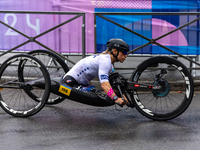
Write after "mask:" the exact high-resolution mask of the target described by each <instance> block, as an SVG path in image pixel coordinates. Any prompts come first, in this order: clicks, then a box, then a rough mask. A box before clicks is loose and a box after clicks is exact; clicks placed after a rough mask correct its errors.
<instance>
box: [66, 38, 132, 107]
mask: <svg viewBox="0 0 200 150" xmlns="http://www.w3.org/2000/svg"><path fill="white" fill-rule="evenodd" d="M106 46H107V50H106V51H104V52H102V53H101V54H97V55H93V56H88V57H86V58H84V59H82V60H80V61H79V62H78V63H76V64H75V65H74V66H73V67H72V69H70V71H69V72H67V73H66V74H65V75H64V76H63V81H64V82H65V84H68V85H70V86H78V85H85V86H86V85H88V84H89V82H90V81H91V80H92V79H94V78H96V77H99V81H100V83H101V88H102V89H103V91H104V92H105V93H106V94H107V95H108V96H109V97H110V98H111V99H112V100H114V101H115V103H119V104H121V105H125V104H126V103H127V102H126V101H124V100H123V99H122V98H120V97H118V96H116V94H115V93H114V91H113V89H112V87H111V85H110V83H109V75H110V73H111V72H112V71H113V70H114V69H113V64H114V63H115V62H118V61H119V62H121V63H123V62H124V60H125V59H126V57H127V52H128V51H129V46H128V44H127V43H126V42H124V41H123V40H122V39H116V38H115V39H110V40H109V41H108V42H107V43H106Z"/></svg>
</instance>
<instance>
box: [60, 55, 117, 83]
mask: <svg viewBox="0 0 200 150" xmlns="http://www.w3.org/2000/svg"><path fill="white" fill-rule="evenodd" d="M112 70H113V65H112V64H111V57H110V55H109V54H99V55H93V56H89V57H86V58H84V59H82V60H80V61H79V62H78V63H76V65H75V66H73V67H72V69H71V70H70V71H69V72H67V73H66V74H65V75H64V77H63V78H65V76H66V75H69V76H72V77H73V78H74V79H75V80H76V81H77V82H78V84H83V85H87V84H89V82H90V81H91V80H92V79H94V78H96V77H99V80H100V83H103V82H109V74H110V73H111V72H112Z"/></svg>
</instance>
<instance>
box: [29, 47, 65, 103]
mask: <svg viewBox="0 0 200 150" xmlns="http://www.w3.org/2000/svg"><path fill="white" fill-rule="evenodd" d="M28 54H29V55H32V56H34V57H36V58H38V59H39V60H40V61H41V62H42V63H43V64H44V65H45V66H46V68H47V70H48V72H49V75H50V78H51V76H62V75H64V74H65V73H67V72H68V71H69V68H68V66H67V64H66V63H65V62H64V60H63V59H62V58H60V57H59V56H58V55H56V54H55V53H53V52H51V51H48V50H42V49H38V50H33V51H30V52H28ZM30 92H31V91H30ZM29 95H30V96H31V97H32V98H33V99H34V100H36V101H37V99H38V97H40V95H33V94H32V93H29ZM63 100H65V98H64V97H61V96H58V95H56V94H53V93H50V96H49V99H48V101H47V103H46V104H48V105H55V104H58V103H61V102H62V101H63Z"/></svg>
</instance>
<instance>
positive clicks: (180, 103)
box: [130, 56, 194, 120]
mask: <svg viewBox="0 0 200 150" xmlns="http://www.w3.org/2000/svg"><path fill="white" fill-rule="evenodd" d="M131 81H134V82H138V83H145V84H149V85H153V86H161V87H162V88H160V89H152V90H144V89H142V88H141V90H139V89H138V90H133V91H131V94H130V96H131V99H132V101H133V103H134V105H135V107H136V108H137V110H138V111H139V112H140V113H141V114H143V115H144V116H146V117H148V118H150V119H153V120H169V119H173V118H175V117H178V116H179V115H181V114H182V113H183V112H184V111H185V110H186V109H187V108H188V106H189V105H190V103H191V101H192V98H193V93H194V86H193V79H192V76H191V74H190V72H189V71H188V69H187V68H186V66H185V65H184V64H182V63H181V62H180V61H178V60H177V59H174V58H172V57H167V56H157V57H152V58H150V59H147V60H145V61H144V62H142V63H141V64H140V65H138V67H137V68H136V69H135V71H134V72H133V75H132V77H131Z"/></svg>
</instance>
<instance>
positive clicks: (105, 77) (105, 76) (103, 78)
mask: <svg viewBox="0 0 200 150" xmlns="http://www.w3.org/2000/svg"><path fill="white" fill-rule="evenodd" d="M100 77H101V80H105V79H106V80H108V76H107V75H101V76H100Z"/></svg>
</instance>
